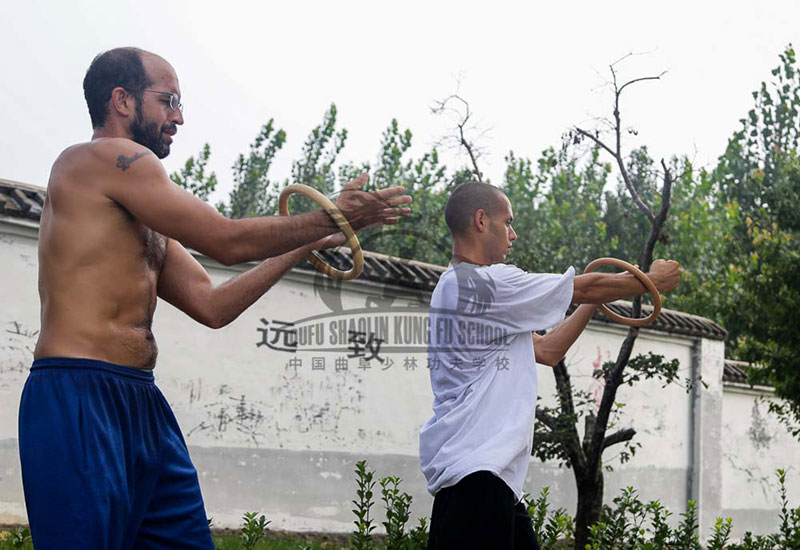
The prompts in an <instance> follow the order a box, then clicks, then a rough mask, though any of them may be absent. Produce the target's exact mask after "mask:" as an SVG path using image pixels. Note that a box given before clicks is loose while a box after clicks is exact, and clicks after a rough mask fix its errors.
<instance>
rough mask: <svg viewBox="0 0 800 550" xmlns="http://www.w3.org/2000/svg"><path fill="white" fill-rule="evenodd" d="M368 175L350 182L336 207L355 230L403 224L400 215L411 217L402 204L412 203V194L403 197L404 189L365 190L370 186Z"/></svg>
mask: <svg viewBox="0 0 800 550" xmlns="http://www.w3.org/2000/svg"><path fill="white" fill-rule="evenodd" d="M367 179H368V176H367V174H366V172H365V173H363V174H361V175H360V176H358V177H357V178H356V179H354V180H353V181H351V182H349V183H346V184H345V185H344V186H343V187H342V191H341V192H340V193H339V197H338V198H337V199H336V206H337V207H338V208H339V210H341V211H342V214H344V217H345V218H347V221H348V222H350V226H351V227H352V228H353V230H354V231H358V230H359V229H363V228H365V227H369V226H372V225H384V224H386V225H391V224H396V223H397V222H398V221H400V216H408V215H409V214H410V213H411V209H410V208H402V207H401V205H403V204H409V203H410V202H411V200H412V199H411V195H403V194H402V193H403V191H404V189H403V188H402V187H400V186H396V187H388V188H386V189H379V190H378V191H361V188H362V187H363V186H364V184H365V183H367Z"/></svg>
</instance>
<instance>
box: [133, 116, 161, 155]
mask: <svg viewBox="0 0 800 550" xmlns="http://www.w3.org/2000/svg"><path fill="white" fill-rule="evenodd" d="M166 129H167V125H166V124H165V125H164V126H162V127H161V128H159V127H158V124H156V123H155V122H150V121H148V120H146V119H145V118H144V113H143V112H142V106H141V104H137V105H136V118H135V119H134V121H133V122H132V123H131V134H133V141H135V142H136V143H138V144H139V145H144V146H145V147H147V148H148V149H150V150H151V151H152V152H153V153H154V154H155V155H156V156H157V157H158V158H160V159H163V158H164V157H166V156H167V155H169V143H167V142H166V141H164V138H163V133H162V132H163V131H164V130H166Z"/></svg>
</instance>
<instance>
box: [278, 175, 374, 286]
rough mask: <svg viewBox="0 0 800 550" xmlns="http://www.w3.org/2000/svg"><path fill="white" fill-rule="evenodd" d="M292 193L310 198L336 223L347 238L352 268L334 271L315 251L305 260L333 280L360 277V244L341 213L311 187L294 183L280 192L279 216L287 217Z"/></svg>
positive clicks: (361, 256) (361, 267)
mask: <svg viewBox="0 0 800 550" xmlns="http://www.w3.org/2000/svg"><path fill="white" fill-rule="evenodd" d="M294 193H300V194H301V195H305V196H306V197H308V198H310V199H311V200H312V201H314V202H315V203H317V204H318V205H319V206H320V207H321V208H322V210H324V211H325V213H326V214H328V215H329V216H330V217H331V218H332V219H333V221H335V222H336V225H338V226H339V229H341V230H342V233H344V234H345V236H346V237H347V245H348V246H349V247H350V250H351V251H352V253H353V267H351V268H350V269H349V270H348V271H342V270H340V269H336V268H335V267H333V266H331V265H330V264H328V263H326V262H325V260H323V259H322V256H320V255H319V253H317V251H316V250H312V251H311V253H310V254H309V255H308V256H307V257H306V259H307V260H308V261H309V262H311V263H312V264H313V265H314V267H316V268H317V269H318V270H320V271H321V272H322V273H324V274H325V275H327V276H328V277H332V278H334V279H342V280H345V281H347V280H350V279H355V278H356V277H358V276H359V275H361V270H362V269H363V268H364V252H363V251H362V250H361V243H359V242H358V237H356V233H355V231H353V228H352V227H350V223H349V222H348V221H347V218H345V217H344V214H342V211H341V210H339V209H338V208H337V207H336V205H335V204H334V203H333V201H331V200H330V199H329V198H328V197H326V196H325V195H323V194H322V193H320V192H319V191H317V190H316V189H314V188H313V187H309V186H308V185H303V184H302V183H295V184H292V185H289V186H288V187H286V189H284V190H283V191H281V195H280V197H279V199H278V212H279V213H280V215H281V216H288V215H289V197H290V196H291V195H293V194H294Z"/></svg>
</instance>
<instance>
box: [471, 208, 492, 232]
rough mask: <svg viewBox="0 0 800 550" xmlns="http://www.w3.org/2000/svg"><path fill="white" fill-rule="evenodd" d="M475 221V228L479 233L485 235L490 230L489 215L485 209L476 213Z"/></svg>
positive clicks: (480, 209)
mask: <svg viewBox="0 0 800 550" xmlns="http://www.w3.org/2000/svg"><path fill="white" fill-rule="evenodd" d="M473 221H474V222H475V228H476V229H477V230H478V232H479V233H483V232H484V231H486V230H487V229H488V228H489V215H488V214H487V213H486V211H485V210H484V209H483V208H479V209H478V210H476V211H475V217H474V219H473Z"/></svg>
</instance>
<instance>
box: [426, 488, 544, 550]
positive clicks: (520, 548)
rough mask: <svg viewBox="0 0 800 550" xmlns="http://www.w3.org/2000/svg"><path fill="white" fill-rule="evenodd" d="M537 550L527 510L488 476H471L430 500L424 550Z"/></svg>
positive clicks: (537, 544)
mask: <svg viewBox="0 0 800 550" xmlns="http://www.w3.org/2000/svg"><path fill="white" fill-rule="evenodd" d="M450 549H453V550H455V549H458V550H539V543H538V541H537V540H536V535H535V534H534V533H533V525H532V524H531V519H530V517H529V516H528V510H527V509H526V508H525V505H524V504H523V503H522V502H517V497H516V496H515V495H514V491H512V490H511V488H509V486H508V485H506V483H505V481H503V480H502V479H500V478H499V477H497V476H496V475H494V474H493V473H491V472H475V473H473V474H469V475H468V476H467V477H465V478H464V479H462V480H461V481H459V482H458V483H456V484H455V485H453V486H452V487H447V488H445V489H441V490H440V491H439V492H438V493H436V497H435V498H434V499H433V513H432V514H431V529H430V534H429V536H428V550H450Z"/></svg>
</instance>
